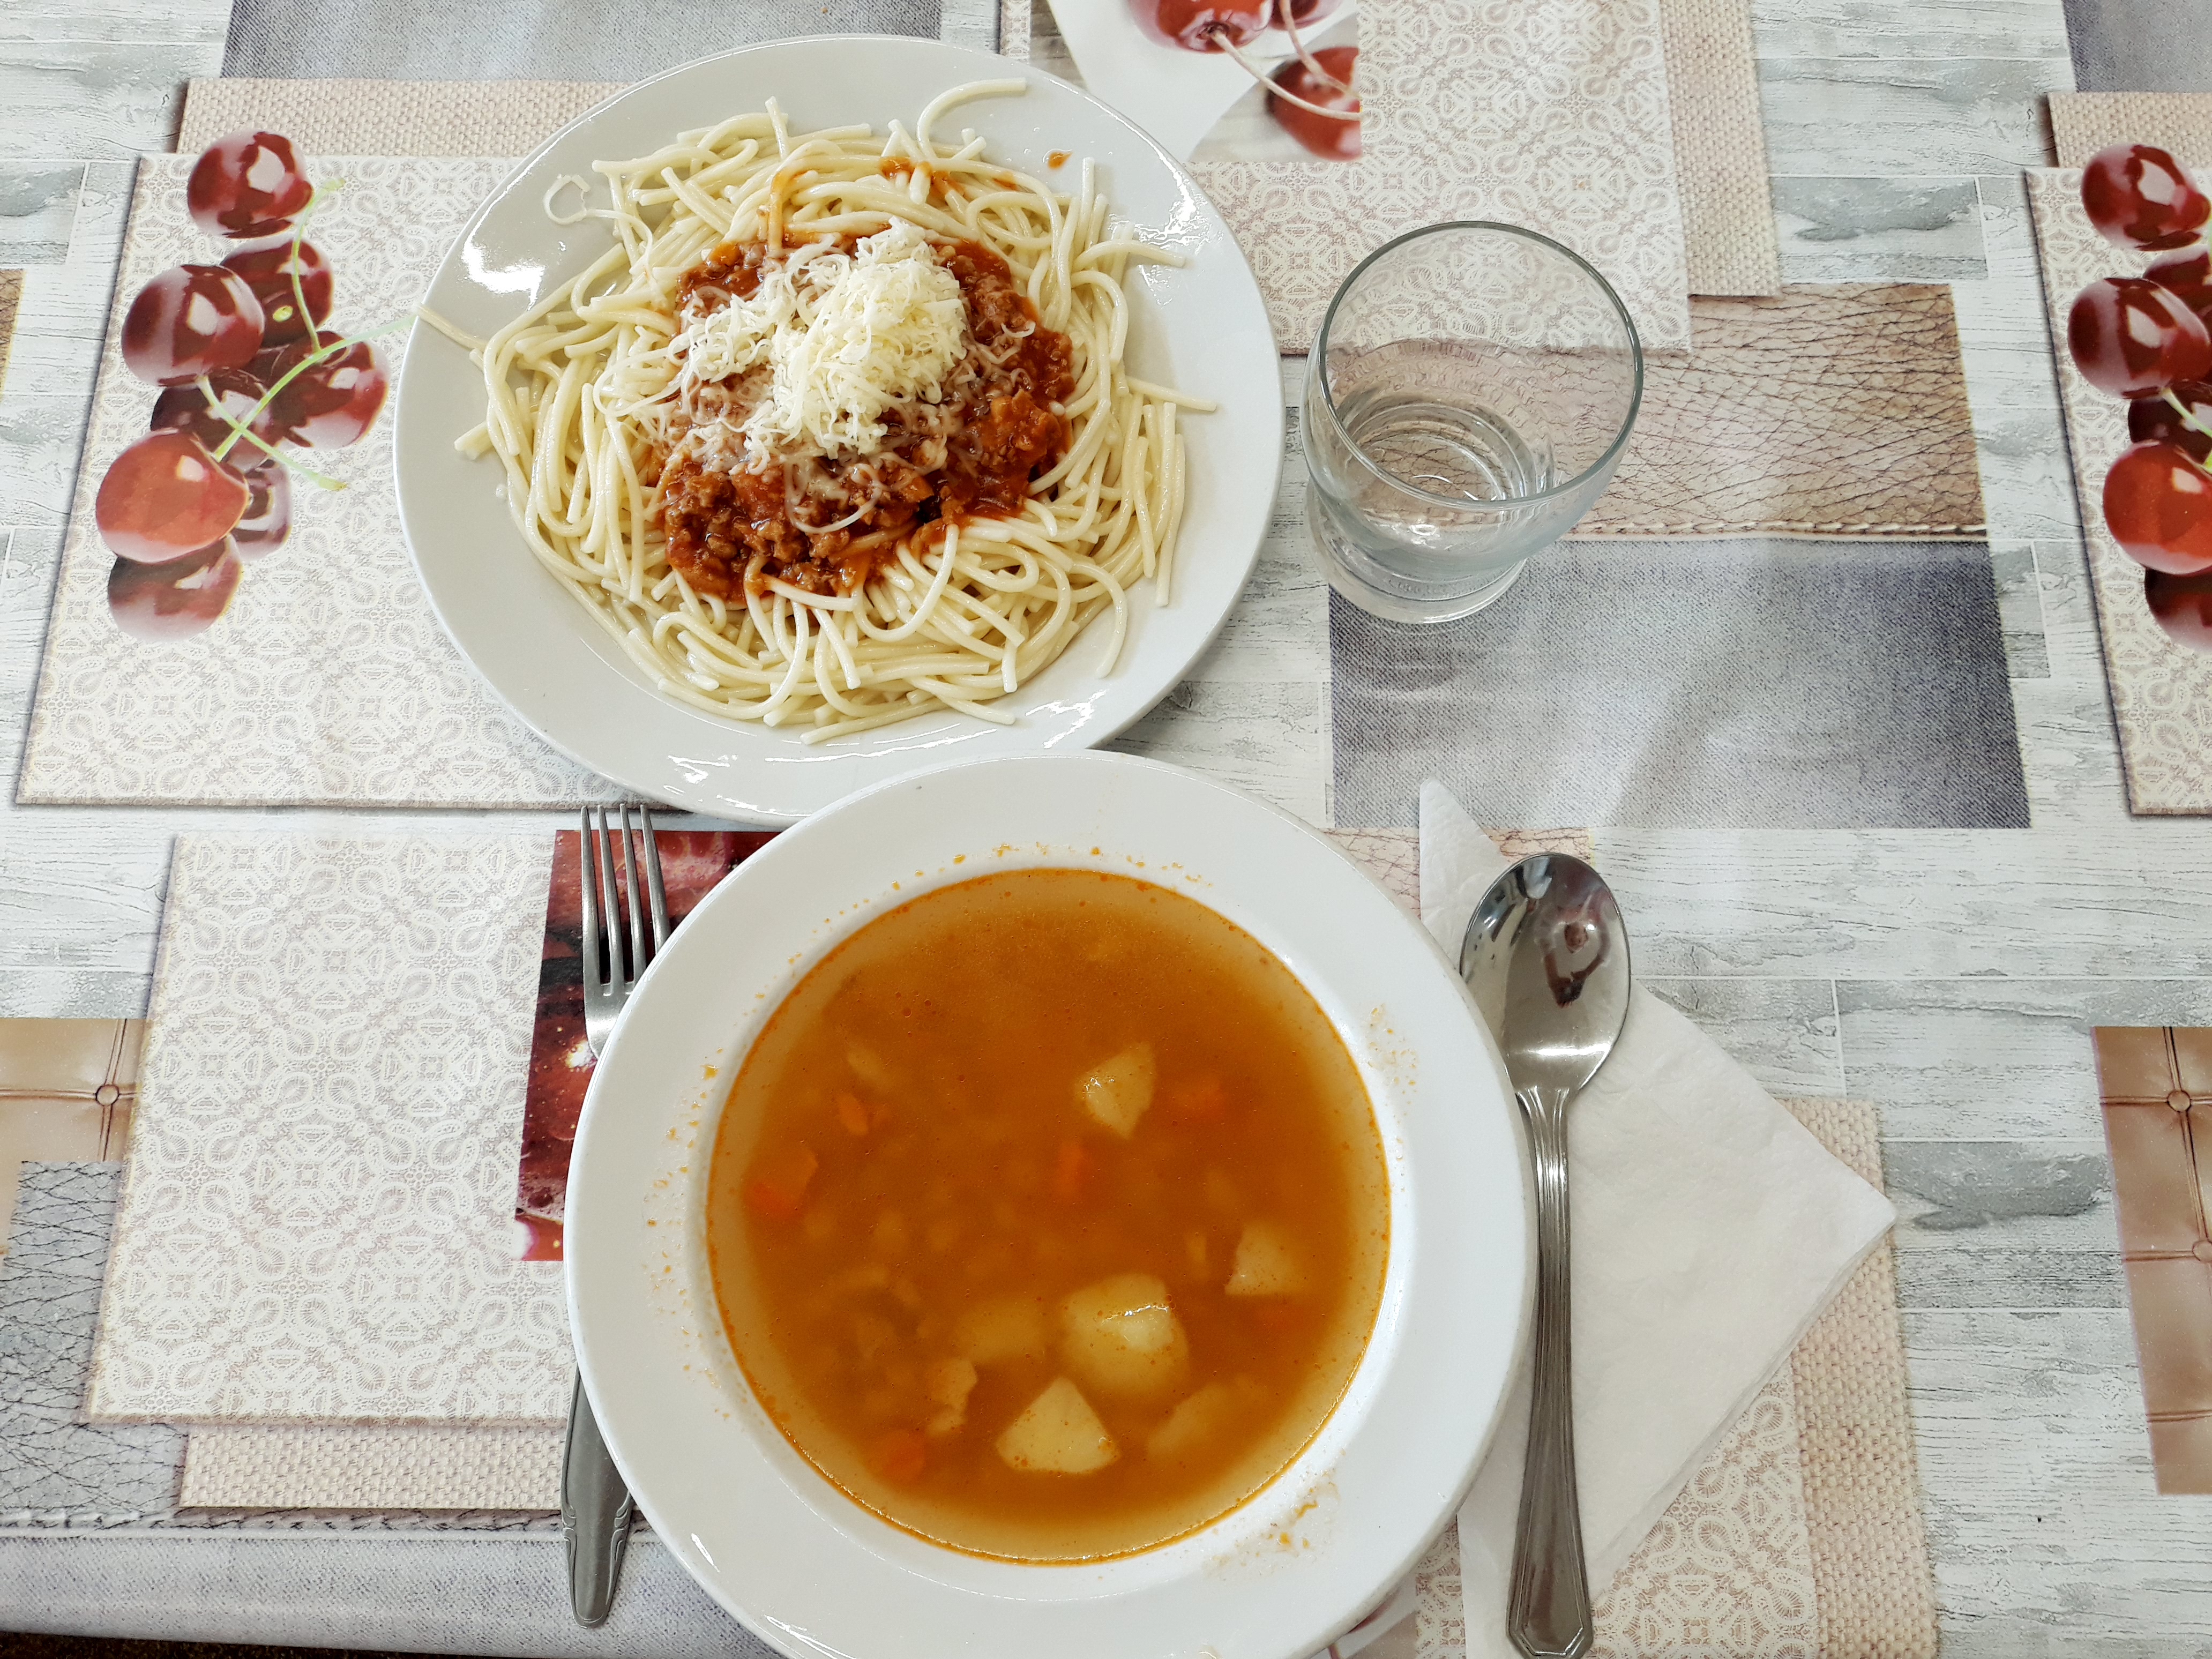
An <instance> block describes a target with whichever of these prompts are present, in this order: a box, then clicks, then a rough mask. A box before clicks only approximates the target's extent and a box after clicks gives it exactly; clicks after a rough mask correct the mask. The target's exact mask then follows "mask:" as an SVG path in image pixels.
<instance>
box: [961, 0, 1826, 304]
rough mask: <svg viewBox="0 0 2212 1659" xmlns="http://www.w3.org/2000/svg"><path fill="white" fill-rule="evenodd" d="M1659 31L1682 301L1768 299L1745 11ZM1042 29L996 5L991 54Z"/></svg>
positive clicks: (1770, 256)
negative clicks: (1685, 284)
mask: <svg viewBox="0 0 2212 1659" xmlns="http://www.w3.org/2000/svg"><path fill="white" fill-rule="evenodd" d="M1659 23H1660V33H1661V38H1662V44H1663V46H1664V50H1665V54H1666V61H1667V89H1668V102H1669V103H1670V105H1671V106H1672V109H1673V127H1674V171H1675V174H1676V177H1677V179H1678V180H1679V181H1680V186H1681V193H1682V240H1683V248H1684V255H1685V263H1686V270H1687V273H1688V279H1689V289H1690V292H1691V293H1692V294H1719V295H1747V294H1774V293H1777V292H1778V291H1779V290H1780V289H1781V286H1782V275H1781V262H1780V256H1779V253H1778V249H1777V246H1776V241H1775V230H1774V202H1773V192H1772V189H1771V185H1770V184H1769V182H1768V179H1767V174H1766V131H1765V125H1764V124H1763V122H1762V119H1761V117H1760V110H1759V66H1758V60H1757V57H1756V54H1755V51H1754V46H1753V40H1752V30H1751V10H1750V7H1749V6H1748V4H1747V3H1745V0H1659ZM1052 28H1053V23H1052V14H1051V12H1050V10H1049V9H1047V8H1045V7H1044V6H1042V5H1038V6H1035V7H1033V6H1032V5H1031V4H1030V0H1000V6H999V43H1000V45H999V49H1000V51H1001V52H1004V53H1005V54H1006V56H1007V57H1009V58H1019V59H1022V60H1023V61H1024V62H1027V61H1028V60H1029V58H1030V56H1031V52H1030V42H1031V40H1032V39H1033V37H1034V36H1035V35H1036V33H1038V32H1041V31H1046V30H1051V29H1052ZM1054 33H1055V34H1056V31H1055V32H1054ZM1055 56H1060V57H1064V56H1065V48H1064V47H1063V48H1061V49H1060V52H1058V53H1056V54H1055Z"/></svg>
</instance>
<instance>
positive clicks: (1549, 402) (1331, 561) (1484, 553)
mask: <svg viewBox="0 0 2212 1659" xmlns="http://www.w3.org/2000/svg"><path fill="white" fill-rule="evenodd" d="M1643 396H1644V351H1643V348H1642V347H1641V346H1640V345H1639V344H1638V342H1637V338H1636V325H1635V324H1634V323H1632V322H1631V321H1630V320H1629V316H1628V312H1627V309H1626V307H1624V306H1622V304H1621V303H1620V296H1619V295H1616V294H1615V293H1614V292H1613V289H1612V286H1611V285H1610V284H1609V283H1607V281H1606V280H1605V278H1604V277H1602V276H1599V275H1598V273H1597V271H1596V270H1595V269H1594V268H1593V267H1592V266H1591V265H1590V264H1589V261H1587V260H1585V259H1583V258H1582V257H1581V256H1580V255H1578V254H1576V253H1572V252H1569V251H1568V250H1567V249H1565V248H1564V247H1561V246H1559V244H1558V243H1557V242H1555V241H1553V240H1551V239H1550V238H1549V237H1547V236H1539V235H1538V234H1536V233H1535V232H1534V231H1531V230H1522V229H1519V228H1516V227H1514V226H1512V225H1500V224H1492V223H1489V222H1482V221H1475V222H1465V223H1459V224H1445V225H1431V226H1428V227H1427V228H1425V229H1421V230H1415V231H1409V232H1407V234H1405V235H1403V236H1401V237H1399V238H1398V239H1397V240H1395V241H1393V242H1388V243H1385V244H1384V245H1383V246H1382V247H1380V248H1378V249H1376V251H1375V252H1373V253H1370V254H1369V255H1368V256H1367V258H1365V259H1364V261H1363V262H1361V264H1360V265H1359V266H1358V269H1357V270H1354V271H1353V272H1352V275H1351V276H1348V277H1346V279H1345V282H1344V286H1343V287H1342V288H1340V289H1338V290H1337V291H1336V298H1335V299H1334V300H1333V301H1330V302H1329V307H1328V316H1327V317H1326V318H1324V319H1322V325H1321V335H1320V337H1319V338H1317V339H1316V341H1315V342H1314V347H1313V352H1312V355H1311V356H1310V357H1309V358H1308V359H1307V362H1306V398H1305V447H1306V472H1307V476H1308V477H1309V478H1310V480H1311V483H1312V486H1313V487H1312V489H1310V491H1309V492H1308V495H1307V512H1308V516H1309V518H1310V521H1311V523H1312V526H1313V532H1314V542H1315V544H1316V547H1318V549H1319V550H1320V552H1321V560H1322V569H1323V570H1324V571H1325V572H1326V573H1327V574H1328V580H1329V586H1332V587H1334V588H1335V590H1336V591H1337V592H1340V593H1341V594H1342V595H1344V597H1345V598H1346V599H1349V600H1351V601H1352V604H1354V605H1358V606H1359V607H1360V608H1361V609H1363V610H1365V611H1372V612H1374V614H1375V615H1376V616H1378V617H1389V618H1391V619H1392V620H1394V621H1397V622H1415V623H1434V622H1449V621H1450V620H1452V619H1453V618H1454V617H1464V616H1468V615H1469V614H1470V613H1472V612H1474V611H1480V610H1481V609H1482V607H1483V606H1485V605H1488V604H1490V603H1491V602H1492V600H1494V599H1497V598H1498V596H1499V595H1500V594H1502V593H1504V592H1505V590H1506V589H1507V588H1509V587H1510V586H1512V585H1513V583H1514V580H1515V579H1516V578H1517V577H1518V576H1519V575H1520V574H1521V569H1522V564H1523V563H1524V562H1526V561H1527V560H1528V556H1529V555H1530V554H1532V553H1535V552H1538V551H1540V550H1542V549H1544V548H1546V547H1548V546H1549V545H1550V544H1552V543H1553V542H1555V541H1557V540H1558V539H1559V538H1560V537H1561V536H1563V535H1565V533H1566V532H1567V531H1569V530H1570V529H1571V528H1572V527H1573V526H1574V524H1575V522H1576V520H1578V519H1580V518H1581V517H1582V516H1583V513H1587V512H1588V511H1589V508H1590V506H1591V504H1592V503H1593V502H1594V501H1596V500H1597V498H1598V496H1599V495H1601V494H1602V493H1603V491H1604V489H1605V487H1606V484H1607V482H1608V481H1610V480H1611V478H1612V477H1613V468H1614V467H1615V466H1616V465H1619V464H1620V453H1621V451H1622V449H1623V448H1624V447H1626V445H1627V442H1628V434H1629V429H1630V428H1631V427H1632V426H1633V425H1634V424H1635V422H1636V410H1637V406H1638V404H1639V403H1640V402H1641V401H1642V400H1643Z"/></svg>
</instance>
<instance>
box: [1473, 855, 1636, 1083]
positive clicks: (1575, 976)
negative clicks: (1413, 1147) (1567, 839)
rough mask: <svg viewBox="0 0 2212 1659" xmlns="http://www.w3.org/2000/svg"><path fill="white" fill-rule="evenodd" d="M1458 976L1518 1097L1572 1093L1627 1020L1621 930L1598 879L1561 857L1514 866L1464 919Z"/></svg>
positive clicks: (1578, 863) (1587, 1077)
mask: <svg viewBox="0 0 2212 1659" xmlns="http://www.w3.org/2000/svg"><path fill="white" fill-rule="evenodd" d="M1459 971H1460V977H1461V978H1462V979H1464V980H1465V981H1467V986H1468V990H1469V991H1471V992H1472V993H1473V994H1474V1001H1475V1006H1477V1007H1479V1008H1480V1009H1481V1010H1482V1017H1483V1018H1484V1020H1485V1021H1486V1022H1487V1023H1488V1024H1489V1026H1490V1030H1491V1033H1492V1036H1495V1037H1497V1039H1498V1049H1499V1051H1500V1052H1501V1053H1502V1054H1504V1057H1505V1069H1506V1071H1507V1072H1508V1073H1510V1075H1511V1077H1512V1079H1513V1086H1514V1088H1515V1089H1516V1091H1517V1090H1521V1089H1527V1088H1538V1089H1545V1090H1564V1091H1566V1092H1568V1093H1570V1094H1571V1093H1572V1092H1573V1091H1576V1090H1577V1089H1579V1088H1581V1087H1582V1086H1583V1085H1584V1084H1586V1083H1588V1082H1589V1080H1590V1079H1591V1078H1592V1077H1594V1076H1595V1075H1596V1073H1597V1068H1598V1067H1599V1066H1601V1065H1602V1064H1603V1063H1604V1061H1605V1057H1606V1055H1607V1054H1610V1053H1612V1052H1613V1042H1614V1040H1615V1039H1616V1038H1617V1037H1619V1036H1620V1028H1621V1025H1622V1024H1623V1023H1624V1022H1626V1019H1627V1018H1628V990H1629V983H1630V981H1629V968H1628V931H1627V929H1626V927H1623V926H1622V924H1621V920H1620V905H1619V904H1618V903H1617V902H1615V901H1614V899H1613V890H1612V889H1611V888H1609V887H1607V885H1606V884H1605V878H1603V877H1602V876H1601V875H1599V874H1598V872H1596V871H1595V870H1593V869H1591V868H1590V867H1589V865H1587V864H1585V863H1583V861H1582V860H1580V859H1578V858H1572V857H1570V856H1569V855H1567V854H1564V853H1547V854H1539V855H1538V856H1536V857H1534V858H1528V859H1523V860H1521V862H1520V863H1518V864H1516V865H1515V866H1513V867H1512V868H1511V869H1510V870H1508V871H1507V872H1505V873H1504V875H1502V876H1500V877H1499V878H1498V879H1497V880H1496V881H1495V882H1493V883H1492V884H1491V887H1490V890H1489V891H1488V892H1486V893H1485V894H1484V895H1483V896H1482V902H1480V904H1478V905H1477V906H1475V909H1474V915H1473V916H1472V917H1470V918H1469V919H1468V925H1467V939H1466V941H1465V943H1464V944H1462V946H1461V947H1460V957H1459Z"/></svg>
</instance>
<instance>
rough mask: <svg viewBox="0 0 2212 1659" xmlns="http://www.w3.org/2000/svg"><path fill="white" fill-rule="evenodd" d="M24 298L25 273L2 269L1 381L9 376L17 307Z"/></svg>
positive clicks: (0, 303)
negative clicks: (9, 356) (9, 357)
mask: <svg viewBox="0 0 2212 1659" xmlns="http://www.w3.org/2000/svg"><path fill="white" fill-rule="evenodd" d="M22 300H23V273H22V272H21V271H20V270H0V381H5V380H7V378H8V348H9V344H10V343H12V342H13V341H14V340H15V307H17V306H19V305H21V303H22Z"/></svg>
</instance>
